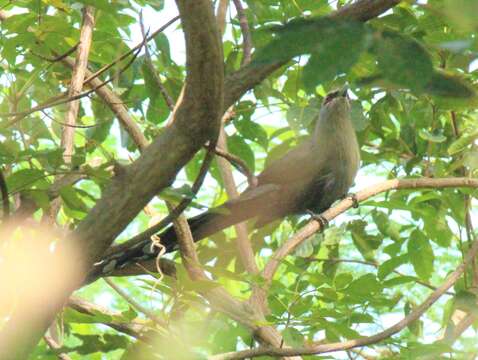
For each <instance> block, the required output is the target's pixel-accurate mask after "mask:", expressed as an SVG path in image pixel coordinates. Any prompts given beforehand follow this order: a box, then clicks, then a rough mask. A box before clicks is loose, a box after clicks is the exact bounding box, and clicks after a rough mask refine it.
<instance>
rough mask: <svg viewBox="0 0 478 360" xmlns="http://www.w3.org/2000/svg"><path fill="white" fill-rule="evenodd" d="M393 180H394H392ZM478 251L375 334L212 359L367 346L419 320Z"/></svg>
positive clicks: (476, 247)
mask: <svg viewBox="0 0 478 360" xmlns="http://www.w3.org/2000/svg"><path fill="white" fill-rule="evenodd" d="M392 181H393V180H392ZM477 253H478V241H477V240H475V241H474V243H473V245H472V247H471V248H470V250H469V252H468V254H467V255H466V257H465V259H464V260H463V263H462V264H461V265H459V266H458V267H457V269H456V270H455V271H453V272H452V273H451V274H450V275H449V276H448V277H447V279H446V280H445V282H444V283H443V284H442V285H441V286H440V287H438V288H437V289H436V290H435V291H434V292H433V293H431V294H430V296H428V297H427V299H426V300H425V301H424V302H423V303H422V304H420V305H419V306H417V307H416V308H415V309H414V310H413V311H412V312H411V313H410V314H408V315H407V316H406V317H404V318H403V319H402V320H400V321H399V322H397V323H396V324H395V325H393V326H391V327H389V328H388V329H386V330H384V331H381V332H379V333H377V334H375V335H372V336H367V337H363V338H360V339H355V340H348V341H344V342H336V343H330V344H316V345H313V346H308V347H302V348H295V349H280V348H257V349H252V350H244V351H238V352H234V353H227V354H221V355H216V356H211V357H210V358H209V359H210V360H232V359H246V358H252V357H257V356H263V355H270V356H293V355H312V354H323V353H327V352H334V351H343V350H349V349H352V348H355V347H359V346H365V345H370V344H375V343H378V342H380V341H382V340H384V339H387V338H389V337H390V336H392V335H394V334H396V333H398V332H399V331H401V330H403V329H404V328H405V327H407V326H408V325H410V324H411V323H413V322H414V321H416V320H418V319H419V318H420V316H422V315H423V313H425V311H427V310H428V309H429V308H430V307H431V306H432V305H433V304H434V303H435V302H436V301H437V300H438V299H439V298H440V297H441V296H442V295H443V294H444V293H446V291H447V290H448V289H450V288H451V287H452V286H453V285H454V284H455V283H456V282H457V281H458V279H459V278H460V277H461V275H462V274H463V273H464V271H465V269H466V268H467V266H468V265H470V263H471V262H472V261H473V260H474V258H475V257H476V255H477Z"/></svg>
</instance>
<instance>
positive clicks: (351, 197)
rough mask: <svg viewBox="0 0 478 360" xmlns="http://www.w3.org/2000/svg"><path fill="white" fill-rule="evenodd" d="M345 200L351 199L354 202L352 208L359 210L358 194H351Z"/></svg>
mask: <svg viewBox="0 0 478 360" xmlns="http://www.w3.org/2000/svg"><path fill="white" fill-rule="evenodd" d="M345 198H350V200H352V207H353V208H354V209H357V208H358V207H359V201H358V199H357V194H355V193H349V194H347V195H346V196H345Z"/></svg>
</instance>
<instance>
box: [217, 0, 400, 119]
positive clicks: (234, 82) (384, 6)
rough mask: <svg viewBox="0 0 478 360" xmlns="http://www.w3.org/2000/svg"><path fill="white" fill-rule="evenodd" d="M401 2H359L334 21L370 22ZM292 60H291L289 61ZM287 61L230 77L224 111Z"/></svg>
mask: <svg viewBox="0 0 478 360" xmlns="http://www.w3.org/2000/svg"><path fill="white" fill-rule="evenodd" d="M399 2H400V0H359V1H357V2H354V3H352V4H350V5H347V6H344V7H342V8H340V9H339V10H337V11H335V12H333V13H331V14H330V15H329V17H331V18H334V19H352V20H356V21H368V20H370V19H373V18H375V17H377V16H379V15H381V14H383V13H384V12H385V11H387V10H389V9H391V8H392V7H394V6H395V5H397V4H398V3H399ZM289 60H290V59H289ZM289 60H287V61H278V62H269V63H266V64H255V63H250V64H248V65H246V66H243V67H241V68H240V69H239V70H237V71H235V72H233V73H232V74H230V75H228V76H227V77H226V80H225V93H224V109H223V111H225V110H226V109H228V108H229V107H230V106H231V105H233V104H234V103H235V102H236V101H237V100H239V99H240V98H241V97H242V95H244V94H245V93H246V92H247V91H248V90H251V89H252V88H254V86H256V85H258V84H259V83H260V82H262V80H264V79H265V78H266V77H268V76H269V75H270V74H272V73H273V72H274V71H276V70H277V69H279V68H280V67H281V66H283V65H285V64H286V63H287V62H288V61H289Z"/></svg>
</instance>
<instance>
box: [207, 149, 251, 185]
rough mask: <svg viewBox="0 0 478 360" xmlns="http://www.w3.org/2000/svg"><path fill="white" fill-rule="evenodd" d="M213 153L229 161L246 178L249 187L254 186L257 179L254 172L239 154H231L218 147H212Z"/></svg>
mask: <svg viewBox="0 0 478 360" xmlns="http://www.w3.org/2000/svg"><path fill="white" fill-rule="evenodd" d="M214 153H215V154H216V155H219V156H220V157H222V158H224V159H226V160H227V161H229V162H230V163H231V164H232V165H233V166H234V167H235V168H236V169H237V170H239V171H240V172H241V173H242V174H243V175H244V176H245V177H246V178H247V182H248V184H249V186H250V187H255V186H256V184H257V179H256V177H255V175H254V173H253V172H252V171H251V170H250V169H249V167H248V166H247V164H246V162H245V161H244V160H242V159H241V158H240V157H239V156H236V155H234V154H231V153H230V152H227V151H225V150H224V149H221V148H219V147H216V148H215V149H214Z"/></svg>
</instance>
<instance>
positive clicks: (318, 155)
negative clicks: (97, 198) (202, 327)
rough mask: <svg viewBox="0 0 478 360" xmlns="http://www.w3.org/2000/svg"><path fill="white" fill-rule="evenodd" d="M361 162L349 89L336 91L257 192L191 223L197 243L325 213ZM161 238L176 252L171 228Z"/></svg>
mask: <svg viewBox="0 0 478 360" xmlns="http://www.w3.org/2000/svg"><path fill="white" fill-rule="evenodd" d="M359 163H360V152H359V146H358V143H357V138H356V136H355V131H354V128H353V125H352V123H351V119H350V103H349V100H348V97H347V94H346V90H338V91H334V92H332V93H330V94H328V95H327V97H326V98H325V99H324V102H323V104H322V107H321V109H320V114H319V119H318V121H317V123H316V126H315V129H314V132H313V134H312V135H311V136H310V137H309V139H307V140H306V141H304V142H303V143H301V144H300V145H298V146H297V147H295V148H294V149H292V150H290V151H289V152H288V153H286V154H285V155H284V156H283V157H281V158H280V159H278V160H276V161H274V162H272V163H271V164H270V165H269V166H267V168H266V169H264V171H263V172H262V173H261V174H260V175H259V176H258V177H257V186H256V187H254V188H248V189H246V190H245V191H244V192H243V193H242V194H241V195H240V196H239V197H238V198H237V199H235V200H230V201H228V202H226V203H225V204H223V205H221V206H219V207H217V208H213V209H210V210H209V211H207V212H205V213H202V214H200V215H198V216H195V217H192V218H190V219H188V222H189V225H190V227H191V231H192V233H193V237H194V240H195V241H199V240H201V239H203V238H205V237H207V236H209V235H212V234H214V233H216V232H218V231H220V230H222V229H225V228H227V227H229V226H231V225H233V224H236V223H239V222H242V221H245V220H249V219H253V221H254V225H255V227H261V226H264V225H265V224H267V223H270V222H271V221H274V220H277V219H282V218H284V217H285V216H287V215H291V214H301V213H305V212H306V211H313V212H314V213H320V212H322V211H324V210H326V209H327V208H329V207H330V206H331V205H332V203H333V202H334V201H336V200H337V199H339V198H342V197H343V196H345V195H346V194H347V192H348V190H349V188H350V186H351V185H352V184H353V181H354V178H355V175H356V174H357V171H358V168H359ZM160 238H161V243H162V244H163V245H164V246H165V247H166V249H167V251H168V252H169V251H173V250H175V249H176V246H177V241H176V234H175V232H174V229H173V228H172V227H170V228H168V229H166V230H165V231H164V232H163V233H161V234H160ZM145 244H146V243H145ZM145 244H142V245H141V246H140V244H138V245H137V246H135V247H134V248H132V249H130V251H128V250H126V251H125V252H122V253H121V255H120V256H119V257H115V260H116V261H117V263H116V264H117V266H121V265H122V264H123V265H124V264H125V263H129V262H131V261H134V260H137V259H139V258H140V257H143V256H144V255H145V253H144V252H143V251H142V249H143V248H144V246H143V245H145ZM153 256H155V254H151V253H150V254H149V257H153ZM105 262H107V259H105ZM102 263H104V262H102Z"/></svg>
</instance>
